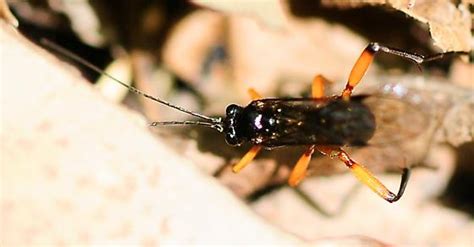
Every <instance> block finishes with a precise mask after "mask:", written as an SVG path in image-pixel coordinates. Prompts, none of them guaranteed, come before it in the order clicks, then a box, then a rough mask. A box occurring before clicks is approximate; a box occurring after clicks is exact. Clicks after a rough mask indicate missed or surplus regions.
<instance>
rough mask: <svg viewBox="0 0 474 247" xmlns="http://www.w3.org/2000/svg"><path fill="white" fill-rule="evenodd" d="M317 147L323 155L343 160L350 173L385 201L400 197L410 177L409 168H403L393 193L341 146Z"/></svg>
mask: <svg viewBox="0 0 474 247" xmlns="http://www.w3.org/2000/svg"><path fill="white" fill-rule="evenodd" d="M317 149H318V150H319V152H321V153H322V154H324V155H328V156H331V157H334V156H337V157H338V158H339V160H341V161H342V162H344V163H345V164H346V166H347V167H348V168H350V169H351V171H352V173H353V174H354V175H355V176H356V178H357V179H359V181H361V182H362V183H363V184H365V185H367V186H368V187H369V188H370V189H371V190H372V191H373V192H375V193H376V194H377V195H379V196H380V197H382V198H383V199H385V200H386V201H388V202H390V203H392V202H396V201H398V199H400V197H402V195H403V192H404V191H405V187H406V185H407V182H408V178H409V177H410V170H409V169H408V168H404V169H403V174H402V180H401V183H400V188H399V190H398V193H397V194H396V195H395V194H394V193H393V192H391V191H390V190H388V189H387V187H385V185H383V184H382V183H381V182H380V181H379V180H378V179H377V178H376V177H375V176H374V175H373V174H372V173H371V172H370V171H369V170H368V169H367V168H365V167H364V166H363V165H361V164H358V163H357V162H355V161H354V160H352V159H351V158H350V157H349V155H348V154H347V153H346V152H345V151H344V150H342V149H341V148H332V147H322V146H319V147H317Z"/></svg>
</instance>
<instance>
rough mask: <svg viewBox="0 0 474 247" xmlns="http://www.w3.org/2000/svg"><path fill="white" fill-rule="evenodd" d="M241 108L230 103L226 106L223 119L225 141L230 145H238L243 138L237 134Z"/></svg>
mask: <svg viewBox="0 0 474 247" xmlns="http://www.w3.org/2000/svg"><path fill="white" fill-rule="evenodd" d="M242 111H243V108H242V107H240V106H238V105H235V104H232V105H229V106H227V108H226V110H225V114H226V116H225V119H224V133H225V141H226V142H227V143H228V144H229V145H231V146H240V145H241V144H242V143H243V142H244V139H243V138H242V137H241V136H240V135H239V131H238V123H239V119H240V118H241V114H242Z"/></svg>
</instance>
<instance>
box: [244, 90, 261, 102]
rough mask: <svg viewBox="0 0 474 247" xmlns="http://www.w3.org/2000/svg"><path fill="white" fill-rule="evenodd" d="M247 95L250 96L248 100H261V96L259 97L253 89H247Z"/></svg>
mask: <svg viewBox="0 0 474 247" xmlns="http://www.w3.org/2000/svg"><path fill="white" fill-rule="evenodd" d="M247 92H248V94H249V95H250V98H251V99H252V100H258V99H261V98H263V97H262V95H260V94H259V93H258V92H257V91H256V90H255V89H253V88H249V89H248V90H247Z"/></svg>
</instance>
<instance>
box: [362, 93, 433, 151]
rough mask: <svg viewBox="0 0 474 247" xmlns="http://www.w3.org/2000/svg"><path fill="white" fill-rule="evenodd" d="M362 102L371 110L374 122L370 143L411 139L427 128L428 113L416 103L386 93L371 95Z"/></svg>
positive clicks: (378, 143) (377, 143)
mask: <svg viewBox="0 0 474 247" xmlns="http://www.w3.org/2000/svg"><path fill="white" fill-rule="evenodd" d="M363 103H364V104H365V105H366V106H368V107H369V109H370V110H371V111H372V113H373V114H374V117H375V122H376V129H375V133H374V135H373V137H372V138H371V139H370V141H369V143H368V144H370V145H380V144H388V143H394V142H403V141H406V140H412V139H414V138H416V137H417V136H419V135H420V134H422V133H424V132H425V131H426V130H427V126H428V124H429V123H428V120H429V117H428V114H426V113H425V112H423V111H422V109H421V108H420V107H419V106H418V105H415V104H413V103H410V102H407V101H404V100H402V99H399V98H396V97H393V96H388V95H371V96H369V97H367V98H365V99H364V101H363Z"/></svg>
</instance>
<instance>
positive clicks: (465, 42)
mask: <svg viewBox="0 0 474 247" xmlns="http://www.w3.org/2000/svg"><path fill="white" fill-rule="evenodd" d="M322 2H323V3H324V4H325V5H327V6H333V5H336V6H340V7H357V6H362V5H367V4H370V5H388V6H391V7H392V8H394V9H397V10H399V11H402V12H404V13H406V14H407V15H409V16H411V17H413V18H415V19H416V20H418V21H420V22H422V23H425V24H427V25H428V27H429V30H430V33H431V37H432V39H433V40H434V45H435V46H437V47H439V48H441V50H443V51H470V50H471V39H472V34H471V26H472V20H471V18H472V17H471V14H470V12H469V9H468V6H467V4H466V3H461V4H459V5H457V6H456V4H455V3H453V1H450V0H346V1H334V0H323V1H322Z"/></svg>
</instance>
